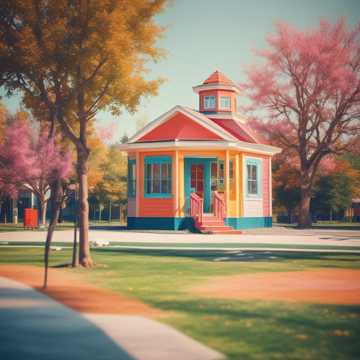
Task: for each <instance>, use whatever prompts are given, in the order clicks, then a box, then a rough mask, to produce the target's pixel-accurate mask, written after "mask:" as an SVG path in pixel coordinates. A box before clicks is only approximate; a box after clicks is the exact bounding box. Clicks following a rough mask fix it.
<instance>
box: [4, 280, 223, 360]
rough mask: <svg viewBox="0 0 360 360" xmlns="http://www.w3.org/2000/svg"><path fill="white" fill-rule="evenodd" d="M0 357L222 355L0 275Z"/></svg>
mask: <svg viewBox="0 0 360 360" xmlns="http://www.w3.org/2000/svg"><path fill="white" fill-rule="evenodd" d="M0 359H4V360H5V359H6V360H15V359H16V360H17V359H27V360H58V359H77V360H88V359H92V360H110V359H111V360H112V359H116V360H155V359H156V360H168V359H173V360H180V359H187V360H217V359H218V360H220V359H224V357H223V356H222V355H221V354H219V353H217V352H215V351H213V350H211V349H209V348H207V347H205V346H204V345H202V344H200V343H198V342H197V341H195V340H193V339H191V338H189V337H187V336H185V335H183V334H181V333H179V332H178V331H176V330H174V329H172V328H170V327H168V326H166V325H163V324H160V323H158V322H156V321H154V320H150V319H147V318H144V317H140V316H122V315H99V314H96V315H94V314H85V316H83V315H81V314H79V313H77V312H75V311H73V310H71V309H69V308H67V307H65V306H63V305H62V304H60V303H58V302H56V301H54V300H52V299H51V298H49V297H47V296H46V295H44V294H41V293H39V292H37V291H35V290H34V289H32V288H30V287H28V286H25V285H23V284H20V283H18V282H15V281H12V280H9V279H6V278H3V277H0Z"/></svg>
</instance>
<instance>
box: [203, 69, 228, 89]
mask: <svg viewBox="0 0 360 360" xmlns="http://www.w3.org/2000/svg"><path fill="white" fill-rule="evenodd" d="M203 84H226V85H234V83H233V82H232V81H231V80H230V79H229V78H227V77H226V76H225V75H224V74H222V73H221V72H220V71H218V70H216V71H214V72H213V73H212V74H211V75H210V76H209V77H208V78H207V79H206V80H205V81H204V82H203Z"/></svg>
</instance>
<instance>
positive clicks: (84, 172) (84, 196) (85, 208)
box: [77, 149, 93, 267]
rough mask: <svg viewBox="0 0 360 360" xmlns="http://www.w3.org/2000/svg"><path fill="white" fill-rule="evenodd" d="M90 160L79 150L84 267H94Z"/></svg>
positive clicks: (81, 242)
mask: <svg viewBox="0 0 360 360" xmlns="http://www.w3.org/2000/svg"><path fill="white" fill-rule="evenodd" d="M88 158H89V155H88V154H87V153H86V152H84V151H82V150H81V149H79V150H78V161H77V172H78V179H79V202H78V207H79V235H80V236H79V240H80V241H79V264H80V265H81V266H84V267H91V266H92V265H93V261H92V259H91V256H90V246H89V203H88Z"/></svg>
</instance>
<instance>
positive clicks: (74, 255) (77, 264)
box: [72, 190, 79, 267]
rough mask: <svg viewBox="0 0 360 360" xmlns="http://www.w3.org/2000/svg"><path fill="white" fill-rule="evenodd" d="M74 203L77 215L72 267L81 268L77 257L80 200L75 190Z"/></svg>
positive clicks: (75, 216)
mask: <svg viewBox="0 0 360 360" xmlns="http://www.w3.org/2000/svg"><path fill="white" fill-rule="evenodd" d="M74 201H75V215H74V242H73V256H72V267H77V266H79V258H78V255H77V227H78V226H77V225H78V224H77V223H78V221H77V218H78V215H77V213H78V206H77V203H78V199H77V193H76V190H75V197H74Z"/></svg>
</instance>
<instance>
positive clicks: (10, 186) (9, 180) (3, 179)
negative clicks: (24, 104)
mask: <svg viewBox="0 0 360 360" xmlns="http://www.w3.org/2000/svg"><path fill="white" fill-rule="evenodd" d="M4 128H5V129H4V133H3V138H2V141H1V143H0V192H1V195H2V196H9V197H11V198H16V196H17V194H18V191H19V189H20V188H21V187H22V186H23V184H24V182H23V180H24V178H28V177H33V176H35V174H36V172H37V171H36V169H35V159H34V156H33V152H32V149H31V138H30V136H29V134H30V129H29V124H28V122H27V120H26V119H25V118H24V116H23V113H20V112H18V113H17V114H16V116H15V118H14V120H13V121H12V123H11V124H10V125H9V126H4Z"/></svg>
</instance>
